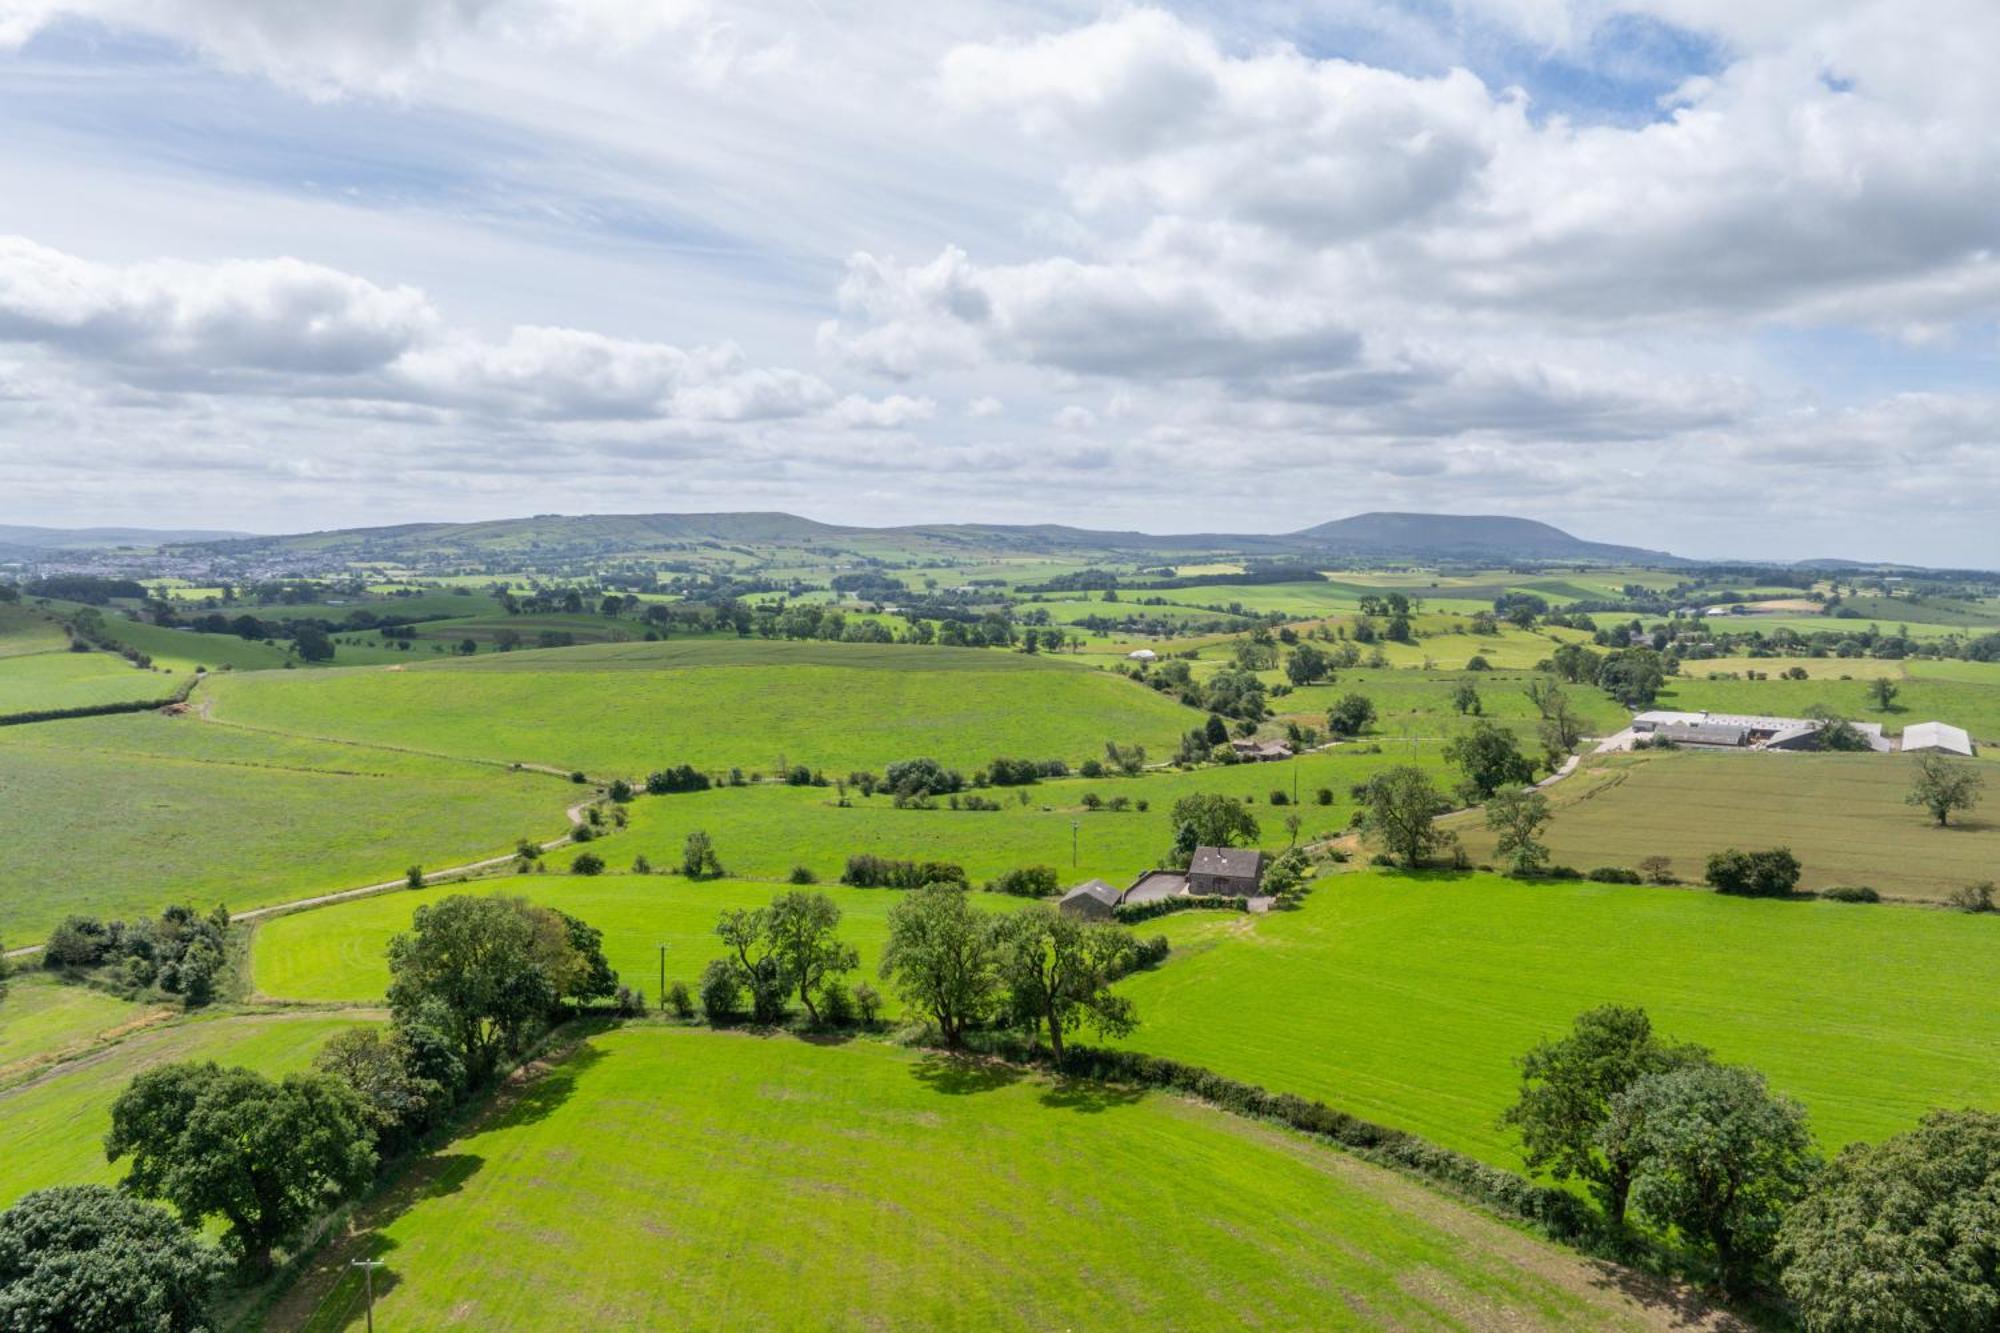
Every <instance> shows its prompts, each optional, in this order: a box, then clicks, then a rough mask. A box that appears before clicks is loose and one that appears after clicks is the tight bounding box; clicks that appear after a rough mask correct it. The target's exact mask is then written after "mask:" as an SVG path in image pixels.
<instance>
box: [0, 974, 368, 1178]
mask: <svg viewBox="0 0 2000 1333" xmlns="http://www.w3.org/2000/svg"><path fill="white" fill-rule="evenodd" d="M9 1003H11V1001H9ZM359 1021H362V1020H361V1019H359V1018H357V1017H329V1016H326V1015H320V1014H314V1015H307V1014H272V1015H249V1016H238V1017H216V1018H205V1019H197V1020H194V1021H190V1022H182V1023H175V1024H171V1025H168V1026H164V1027H154V1028H148V1029H146V1030H144V1031H141V1032H137V1033H134V1034H133V1035H132V1036H130V1037H127V1038H125V1039H124V1040H123V1041H121V1042H120V1043H119V1044H118V1045H117V1046H115V1047H112V1048H110V1050H109V1052H108V1053H107V1054H106V1055H105V1057H104V1058H86V1059H81V1060H76V1061H73V1062H71V1063H69V1064H66V1065H63V1066H61V1067H59V1068H57V1069H53V1070H50V1071H49V1072H47V1073H45V1074H44V1075H42V1076H41V1077H39V1078H37V1079H35V1080H33V1081H31V1082H28V1083H23V1084H21V1085H19V1086H17V1087H14V1088H12V1089H9V1090H7V1091H4V1092H0V1123H4V1124H5V1125H6V1126H7V1151H6V1152H4V1153H0V1207H4V1206H6V1205H8V1204H11V1203H13V1202H14V1200H16V1199H18V1198H20V1197H21V1196H22V1195H23V1194H26V1193H27V1192H28V1191H29V1190H37V1189H43V1188H46V1187H48V1186H50V1185H81V1184H92V1183H97V1182H109V1181H112V1180H116V1179H118V1178H119V1177H121V1176H123V1175H124V1174H125V1166H124V1164H123V1163H120V1164H118V1165H116V1166H113V1165H112V1164H110V1163H108V1162H106V1161H105V1160H104V1146H103V1145H104V1135H105V1133H106V1132H107V1131H108V1130H109V1129H110V1128H111V1103H112V1102H113V1101H115V1100H116V1099H117V1097H118V1094H119V1093H121V1092H123V1091H124V1090H125V1085H126V1084H127V1083H130V1082H131V1081H132V1079H133V1078H135V1077H136V1076H138V1075H139V1074H141V1073H143V1072H144V1071H146V1070H148V1069H151V1068H152V1067H153V1066H155V1065H161V1064H167V1063H170V1062H172V1061H176V1060H215V1061H218V1062H219V1063H222V1064H227V1065H246V1066H248V1067H250V1068H252V1069H256V1070H261V1071H262V1072H264V1073H266V1074H280V1073H286V1072H289V1071H291V1070H295V1069H303V1068H304V1067H305V1066H306V1065H307V1064H309V1063H310V1062H311V1060H312V1057H313V1053H314V1052H315V1051H317V1050H318V1049H319V1047H320V1046H321V1044H322V1043H324V1042H325V1040H326V1039H327V1038H328V1037H330V1036H332V1035H333V1034H334V1033H335V1032H337V1031H339V1030H340V1029H342V1028H345V1027H352V1026H354V1025H355V1024H356V1023H357V1022H359Z"/></svg>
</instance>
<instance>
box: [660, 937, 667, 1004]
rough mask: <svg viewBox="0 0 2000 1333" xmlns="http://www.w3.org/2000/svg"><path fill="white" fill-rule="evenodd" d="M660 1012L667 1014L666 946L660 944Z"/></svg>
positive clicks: (662, 943)
mask: <svg viewBox="0 0 2000 1333" xmlns="http://www.w3.org/2000/svg"><path fill="white" fill-rule="evenodd" d="M660 1012H661V1013H663V1014H664V1013H665V1012H667V946H666V943H665V941H662V942H661V944H660Z"/></svg>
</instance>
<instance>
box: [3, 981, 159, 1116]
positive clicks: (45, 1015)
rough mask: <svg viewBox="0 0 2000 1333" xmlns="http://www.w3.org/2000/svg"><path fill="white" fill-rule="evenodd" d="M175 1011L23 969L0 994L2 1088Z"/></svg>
mask: <svg viewBox="0 0 2000 1333" xmlns="http://www.w3.org/2000/svg"><path fill="white" fill-rule="evenodd" d="M30 966H32V964H30ZM171 1012H172V1011H171V1010H167V1009H158V1008H147V1007H142V1006H139V1005H132V1004H127V1003H126V1002H125V1001H123V1000H120V999H118V998H117V997H115V996H112V995H108V994H106V993H105V992H103V991H100V990H93V989H91V988H90V987H88V986H80V985H72V984H70V983H68V982H64V981H60V980H58V979H57V978H55V977H53V976H51V975H49V974H48V973H46V972H36V971H23V972H21V973H20V974H18V975H16V976H14V977H12V978H10V979H9V980H8V983H7V994H6V995H5V997H0V1087H5V1086H7V1085H9V1084H12V1083H18V1082H20V1081H21V1080H22V1079H24V1078H26V1077H28V1076H30V1075H32V1074H33V1073H34V1071H35V1070H37V1069H40V1068H42V1067H43V1066H45V1065H47V1064H49V1063H51V1062H53V1061H55V1060H57V1059H59V1058H62V1057H63V1056H65V1055H67V1054H70V1053H73V1052H75V1051H77V1050H80V1049H82V1048H85V1047H88V1046H90V1045H91V1044H93V1043H95V1042H97V1041H100V1040H103V1039H104V1038H105V1037H106V1036H107V1034H115V1033H117V1032H120V1031H123V1030H126V1029H129V1028H131V1027H133V1026H142V1025H144V1024H146V1023H149V1022H156V1021H158V1020H159V1019H161V1018H163V1017H166V1016H167V1015H168V1014H170V1013H171Z"/></svg>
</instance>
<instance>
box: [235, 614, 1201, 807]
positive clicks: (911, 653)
mask: <svg viewBox="0 0 2000 1333" xmlns="http://www.w3.org/2000/svg"><path fill="white" fill-rule="evenodd" d="M204 693H205V694H206V695H207V696H208V697H210V698H212V699H213V701H214V707H215V716H216V717H218V718H220V719H223V720H227V721H232V722H241V723H246V724H249V725H253V726H261V727H270V728H274V729H279V730H287V731H294V732H299V733H303V734H308V735H315V736H326V737H337V738H339V739H343V740H355V741H367V742H372V743H376V744H385V745H397V746H408V747H411V748H414V749H420V750H428V751H434V752H438V753H443V754H452V755H459V756H464V757H470V758H478V759H486V760H493V761H501V762H517V761H518V762H530V763H542V764H552V765H556V766H560V767H571V766H574V767H577V768H582V769H584V770H586V771H587V772H590V773H591V774H592V775H593V776H607V777H608V776H613V775H642V774H644V773H646V772H647V771H649V770H651V769H654V768H659V767H663V766H666V765H669V764H674V763H692V764H694V765H696V766H697V767H703V768H727V767H730V766H740V767H742V768H744V769H746V770H757V771H768V770H771V769H774V768H776V767H777V765H778V763H779V761H780V759H781V758H782V759H783V760H784V761H785V762H787V763H790V764H807V765H810V766H812V767H815V768H824V769H825V770H826V771H827V772H828V773H829V774H838V775H844V774H845V773H846V772H848V771H849V770H850V769H858V768H876V769H879V768H881V767H882V766H884V765H886V764H888V763H891V762H893V761H895V760H898V759H907V758H910V757H913V756H916V755H929V756H931V757H933V758H936V759H938V760H940V761H943V762H946V763H950V764H954V765H959V766H962V767H966V768H968V769H970V768H973V767H977V766H978V765H981V764H984V763H985V762H986V761H988V760H990V759H992V758H993V757H994V756H996V755H1003V754H1007V755H1026V756H1032V757H1036V758H1061V759H1067V760H1069V761H1071V762H1075V761H1078V760H1082V759H1085V758H1088V757H1091V756H1093V755H1098V754H1101V753H1102V752H1103V747H1104V742H1105V741H1107V740H1116V741H1119V742H1120V743H1124V744H1131V743H1137V744H1142V745H1145V746H1146V747H1147V748H1148V749H1149V750H1153V751H1156V752H1161V753H1165V752H1169V751H1171V749H1172V748H1173V746H1174V745H1175V744H1176V742H1177V741H1178V739H1179V736H1180V733H1181V732H1182V731H1184V730H1186V729H1187V728H1188V727H1190V726H1193V725H1195V724H1196V723H1198V722H1199V721H1200V720H1201V716H1200V715H1199V714H1197V713H1195V712H1193V711H1192V710H1189V709H1186V708H1183V707H1182V706H1180V705H1179V704H1178V703H1175V702H1173V701H1171V700H1169V699H1166V698H1164V697H1163V696H1161V695H1158V694H1156V693H1154V692H1153V691H1151V690H1148V689H1145V688H1142V687H1140V686H1137V685H1135V684H1133V683H1132V682H1131V681H1128V680H1125V679H1123V678H1121V677H1119V676H1116V675H1114V674H1112V673H1109V672H1101V671H1094V670H1091V669H1089V668H1086V667H1082V666H1078V665H1075V664H1071V663H1060V662H1052V661H1050V660H1048V659H1046V658H1042V657H1029V656H1026V655H1023V654H1018V653H1003V652H990V651H985V650H980V649H954V648H917V647H911V646H904V645H890V646H876V645H861V644H838V643H786V642H782V641H777V642H767V641H760V640H736V641H727V640H707V641H698V642H663V643H628V644H601V645H593V646H590V647H581V648H565V649H552V650H549V651H546V652H534V653H518V652H517V653H506V654H494V655H490V656H481V657H475V658H470V659H464V660H461V661H457V662H448V663H447V662H428V663H426V662H416V663H412V664H411V665H410V666H409V668H408V669H406V670H400V671H396V670H382V669H357V670H351V671H330V672H316V673H314V674H313V675H311V676H310V677H308V678H305V679H297V678H292V679H284V680H274V679H272V678H270V677H260V676H248V675H246V676H238V677H234V678H229V679H218V680H215V681H212V682H210V683H209V684H208V685H207V686H205V687H204Z"/></svg>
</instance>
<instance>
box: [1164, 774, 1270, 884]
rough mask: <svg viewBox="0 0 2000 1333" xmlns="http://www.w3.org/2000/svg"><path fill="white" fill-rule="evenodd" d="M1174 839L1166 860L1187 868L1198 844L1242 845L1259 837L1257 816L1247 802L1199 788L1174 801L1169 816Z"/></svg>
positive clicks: (1205, 845) (1218, 845)
mask: <svg viewBox="0 0 2000 1333" xmlns="http://www.w3.org/2000/svg"><path fill="white" fill-rule="evenodd" d="M1169 818H1170V822H1171V824H1172V826H1173V831H1174V841H1173V845H1172V847H1171V848H1170V849H1169V850H1168V852H1167V861H1166V863H1167V864H1168V865H1171V866H1177V867H1180V868H1182V869H1185V868H1186V867H1187V865H1188V863H1189V862H1191V861H1192V860H1193V859H1194V853H1195V848H1197V847H1238V846H1245V845H1248V844H1250V843H1254V842H1255V841H1257V836H1258V833H1259V832H1260V830H1259V829H1258V827H1257V818H1256V816H1255V815H1252V814H1251V813H1250V811H1249V808H1248V807H1247V806H1245V805H1244V804H1243V802H1241V801H1239V800H1237V799H1236V798H1235V797H1233V796H1223V795H1220V794H1219V793H1216V792H1197V793H1196V794H1194V795H1193V796H1183V797H1181V798H1180V799H1179V800H1178V801H1175V802H1174V807H1173V810H1172V812H1171V815H1170V816H1169Z"/></svg>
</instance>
